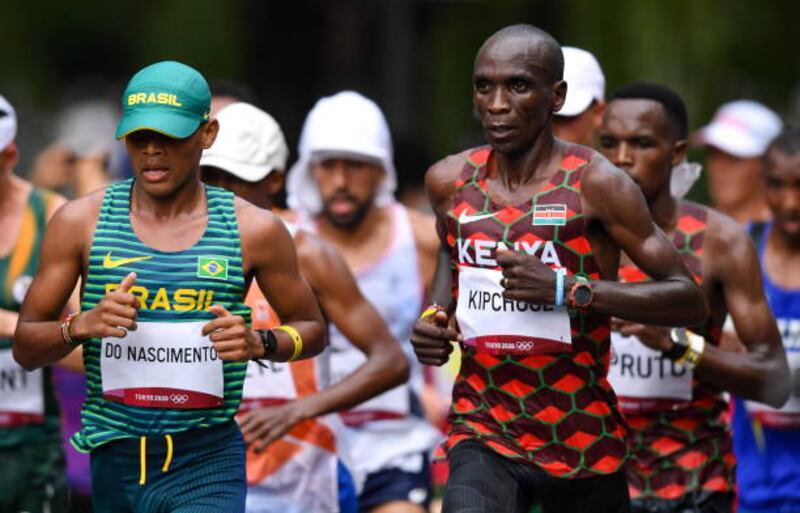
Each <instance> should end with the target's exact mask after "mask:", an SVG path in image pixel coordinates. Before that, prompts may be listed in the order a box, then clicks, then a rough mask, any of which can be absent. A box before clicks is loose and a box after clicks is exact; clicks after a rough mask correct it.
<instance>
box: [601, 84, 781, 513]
mask: <svg viewBox="0 0 800 513" xmlns="http://www.w3.org/2000/svg"><path fill="white" fill-rule="evenodd" d="M611 98H612V99H611V100H610V102H609V104H608V108H607V109H606V114H605V118H604V120H603V125H602V127H601V130H600V151H601V153H603V155H605V156H606V157H607V158H608V159H609V160H610V161H611V162H612V163H614V164H615V165H616V166H617V167H619V168H620V169H622V170H623V171H625V172H626V173H628V175H629V176H630V177H631V178H632V179H633V180H634V181H635V182H636V183H637V184H638V185H639V187H640V189H641V190H642V193H643V194H644V197H645V200H646V201H647V205H648V207H649V209H650V214H651V215H652V217H653V219H654V220H655V222H656V224H657V225H658V226H659V228H661V230H663V231H664V232H665V233H666V234H667V235H668V236H669V237H670V238H671V239H672V241H673V244H674V245H675V247H676V248H677V249H678V250H679V251H680V252H681V255H682V258H683V261H684V263H685V264H686V267H687V268H688V269H689V270H690V271H691V272H692V274H693V276H694V279H695V281H697V283H698V284H700V286H701V288H702V290H703V292H704V294H705V296H706V301H707V303H708V305H709V308H710V312H709V313H710V315H709V317H708V318H707V319H704V320H703V322H702V323H698V324H696V325H695V326H693V327H692V328H691V332H688V331H680V332H673V333H672V334H670V330H669V329H668V328H661V327H654V326H647V325H643V324H637V323H631V322H626V321H621V320H615V321H614V322H613V324H612V326H613V327H614V332H613V333H612V338H611V340H612V345H613V355H612V358H611V366H610V369H609V375H608V379H609V381H610V382H611V385H612V386H613V387H614V392H615V393H616V394H617V397H618V399H619V407H620V410H621V411H622V413H623V415H624V416H625V420H626V421H627V423H628V426H629V432H628V445H629V447H630V449H631V455H632V461H631V463H630V464H629V465H628V469H627V474H628V483H629V486H630V493H631V501H632V503H633V510H634V511H635V512H641V513H648V512H652V513H657V512H676V513H677V512H680V513H683V512H697V513H700V512H722V511H726V512H732V511H733V508H734V492H735V483H734V481H735V480H734V457H733V451H732V447H731V435H730V429H729V426H728V422H727V409H728V405H727V401H726V400H725V399H724V397H723V393H722V392H723V391H730V392H735V393H736V394H739V395H742V396H744V397H748V398H749V399H753V400H756V401H761V402H765V403H769V404H772V405H775V406H779V405H781V404H783V402H784V401H785V400H786V396H787V392H788V386H787V382H788V373H787V368H786V358H785V355H784V352H783V350H782V348H781V344H780V336H779V334H778V331H777V328H776V325H775V321H774V319H773V318H772V316H771V314H770V311H769V307H768V305H767V301H766V298H765V297H764V293H763V287H762V282H761V273H760V268H759V265H758V258H757V257H756V254H755V251H753V245H752V243H751V242H750V238H749V237H748V236H747V234H746V233H745V231H744V230H743V229H742V228H741V227H740V226H739V225H738V224H737V223H736V222H735V221H734V220H733V219H731V218H729V217H728V216H725V215H723V214H720V213H719V212H716V211H714V210H712V209H710V208H708V207H705V206H703V205H699V204H697V203H693V202H690V201H685V200H677V199H675V198H674V197H673V195H672V194H671V191H670V178H671V173H672V168H673V167H674V166H675V165H677V164H678V163H680V162H682V161H683V160H684V157H685V152H686V146H687V133H688V128H687V127H688V116H687V113H686V107H685V105H684V103H683V100H682V99H681V98H680V96H678V94H677V93H675V92H674V91H672V90H671V89H669V88H667V87H664V86H661V85H658V84H652V83H645V82H637V83H632V84H628V85H625V86H623V87H620V88H619V89H617V90H616V91H615V92H614V93H613V94H612V96H611ZM620 279H621V280H622V281H624V282H629V283H630V282H643V281H647V280H648V279H649V278H648V277H647V275H646V274H645V273H644V272H642V271H641V270H640V269H639V268H638V267H637V266H635V265H634V264H633V263H632V262H631V261H630V260H629V259H628V258H627V256H625V255H623V259H622V265H621V268H620ZM728 312H730V316H731V318H732V319H733V323H734V325H735V326H736V329H737V332H738V333H739V335H740V337H741V340H742V342H743V351H742V352H732V351H728V350H725V349H723V348H720V347H719V346H720V335H721V328H722V323H723V321H724V320H725V318H726V316H727V315H728ZM686 337H688V340H691V344H690V345H689V346H687V345H686V340H687V338H686Z"/></svg>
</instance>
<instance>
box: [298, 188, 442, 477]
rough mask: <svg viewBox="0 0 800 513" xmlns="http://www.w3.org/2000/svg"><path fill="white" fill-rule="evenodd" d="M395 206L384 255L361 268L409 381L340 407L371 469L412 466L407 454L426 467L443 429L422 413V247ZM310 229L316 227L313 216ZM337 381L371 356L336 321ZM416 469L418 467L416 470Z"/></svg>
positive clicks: (348, 435)
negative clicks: (417, 347) (417, 352)
mask: <svg viewBox="0 0 800 513" xmlns="http://www.w3.org/2000/svg"><path fill="white" fill-rule="evenodd" d="M388 208H390V209H391V219H392V227H393V228H392V229H393V237H392V241H391V243H390V245H389V247H388V248H387V250H386V252H385V254H384V256H383V257H382V258H381V259H380V260H378V261H377V262H376V263H374V264H372V265H371V266H370V267H368V268H366V269H362V270H361V271H358V272H355V273H354V275H355V278H356V281H357V283H358V287H359V289H360V290H361V293H362V294H363V295H364V297H365V298H366V299H367V300H368V301H369V302H370V303H371V304H372V306H374V307H375V309H376V310H377V311H378V313H379V314H380V315H381V317H382V318H383V320H384V321H385V322H386V325H387V326H388V327H389V331H391V333H392V335H393V336H394V337H395V339H396V340H397V341H398V342H400V345H401V346H402V348H403V351H404V353H405V354H406V358H407V359H408V361H409V365H410V367H411V373H410V377H409V381H408V383H404V384H402V385H400V386H398V387H395V388H393V389H391V390H389V391H387V392H384V393H383V394H380V395H378V396H377V397H373V398H372V399H370V400H369V401H366V402H365V403H363V404H360V405H358V406H356V407H354V408H353V409H352V410H350V411H346V412H342V413H340V417H341V419H342V421H343V422H344V424H345V425H346V428H345V429H344V431H343V434H344V436H345V443H346V445H347V448H348V450H349V453H350V455H351V456H352V459H353V464H354V465H355V467H356V471H357V472H363V473H364V474H368V473H370V472H374V471H377V470H380V469H384V468H388V466H403V467H405V466H406V463H407V462H406V461H402V462H401V461H399V460H403V459H404V458H405V457H407V456H410V457H412V458H413V459H414V460H415V461H416V462H418V463H419V464H418V465H417V464H416V463H414V464H408V465H409V466H410V467H412V468H415V467H420V468H421V465H422V459H421V458H420V457H419V455H420V453H422V452H425V451H428V450H430V449H431V448H432V447H433V446H434V445H435V444H436V441H437V439H438V436H439V435H438V433H437V431H436V429H435V428H433V426H431V425H430V424H429V423H428V422H427V421H426V420H425V419H424V418H423V416H422V412H421V408H420V407H419V402H418V397H419V395H420V393H421V391H422V386H423V376H422V367H421V366H420V364H419V363H418V362H417V359H416V357H415V356H414V352H413V348H412V347H411V342H410V340H411V330H412V328H413V326H414V323H415V322H416V319H417V317H418V316H419V313H420V310H421V309H422V296H423V294H424V285H423V282H422V278H421V276H420V274H419V265H418V263H417V247H416V242H415V241H414V233H413V230H412V227H411V222H410V220H409V217H408V212H407V211H406V209H405V207H403V206H401V205H400V204H397V203H394V204H392V205H390V206H389V207H388ZM304 227H307V228H308V229H309V231H312V232H316V225H315V224H314V223H313V222H309V223H307V225H306V226H304ZM329 351H330V353H331V383H337V382H339V381H341V380H342V379H343V378H344V377H345V376H347V375H349V374H351V373H352V372H353V371H355V370H356V369H357V368H358V367H359V366H361V365H362V364H363V363H364V362H365V361H366V356H364V354H363V353H362V352H361V351H360V350H358V349H357V348H356V347H355V346H353V344H352V343H351V342H350V341H349V340H347V338H345V337H344V335H342V333H341V332H340V331H339V330H338V329H337V328H336V326H334V325H331V327H330V348H329ZM410 471H414V472H416V471H418V469H417V470H410Z"/></svg>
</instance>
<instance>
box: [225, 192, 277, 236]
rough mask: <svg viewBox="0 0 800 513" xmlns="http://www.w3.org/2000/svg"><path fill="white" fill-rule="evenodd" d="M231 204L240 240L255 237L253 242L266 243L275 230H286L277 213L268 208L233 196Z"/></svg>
mask: <svg viewBox="0 0 800 513" xmlns="http://www.w3.org/2000/svg"><path fill="white" fill-rule="evenodd" d="M233 206H234V208H235V209H236V218H237V220H238V221H239V231H240V235H241V237H242V241H243V242H244V241H246V240H247V241H250V239H255V240H253V241H252V242H254V243H268V242H269V239H270V238H271V237H272V236H274V235H275V233H276V231H278V232H280V231H286V232H287V233H288V230H287V229H286V225H285V224H284V222H283V221H282V220H281V218H280V217H278V216H277V214H275V213H273V212H272V211H270V210H267V209H264V208H261V207H258V206H256V205H253V204H252V203H250V202H249V201H247V200H245V199H242V198H240V197H239V196H235V197H234V200H233Z"/></svg>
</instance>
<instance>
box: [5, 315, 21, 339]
mask: <svg viewBox="0 0 800 513" xmlns="http://www.w3.org/2000/svg"><path fill="white" fill-rule="evenodd" d="M18 318H19V314H18V313H17V312H12V311H10V310H3V309H2V308H0V338H11V337H13V336H14V331H15V330H16V328H17V319H18Z"/></svg>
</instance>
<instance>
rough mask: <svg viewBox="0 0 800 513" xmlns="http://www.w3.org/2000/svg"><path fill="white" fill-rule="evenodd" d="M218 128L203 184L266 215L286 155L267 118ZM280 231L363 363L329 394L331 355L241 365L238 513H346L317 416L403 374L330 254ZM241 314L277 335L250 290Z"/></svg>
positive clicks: (248, 108)
mask: <svg viewBox="0 0 800 513" xmlns="http://www.w3.org/2000/svg"><path fill="white" fill-rule="evenodd" d="M217 119H218V120H219V123H220V131H219V134H218V135H217V139H216V141H215V142H214V145H213V146H211V148H209V149H208V150H206V151H204V152H203V156H202V158H201V159H200V165H201V169H202V173H203V180H204V181H205V182H206V183H209V184H211V185H218V186H221V187H224V188H226V189H228V190H230V191H231V192H233V193H235V194H236V195H238V196H240V197H242V198H244V199H246V200H248V201H250V202H251V203H253V204H254V205H256V206H258V207H261V208H266V209H269V208H272V205H273V198H274V196H275V195H276V194H277V192H278V191H279V190H280V189H281V187H282V185H283V172H284V169H285V167H286V159H287V158H288V154H289V150H288V148H287V147H286V141H285V140H284V137H283V133H282V132H281V129H280V127H279V126H278V124H277V123H276V122H275V120H274V119H273V118H272V117H271V116H270V115H269V114H267V113H266V112H264V111H262V110H260V109H258V108H256V107H254V106H252V105H249V104H247V103H234V104H231V105H228V106H227V107H224V108H222V109H221V110H220V111H219V113H218V115H217ZM289 227H290V231H291V232H292V233H293V235H294V240H295V243H296V244H297V248H298V260H299V265H300V272H301V273H302V274H303V276H304V277H305V278H306V280H307V281H308V282H309V285H310V286H311V288H312V290H313V291H314V293H315V295H316V296H317V300H318V301H319V302H320V307H321V309H322V311H323V313H324V315H325V317H326V318H327V319H328V320H329V321H330V322H331V323H332V324H334V325H336V326H337V328H338V329H339V330H341V332H342V333H344V334H346V336H347V338H348V340H349V341H351V342H352V343H353V344H354V345H355V347H356V349H357V350H358V351H360V352H362V353H363V354H364V355H365V356H366V361H365V362H364V363H363V365H361V366H359V367H358V368H357V369H356V370H354V372H352V373H351V374H349V375H348V376H346V377H345V378H343V379H342V380H341V381H340V382H338V383H337V384H336V385H334V386H330V387H328V386H327V385H328V381H329V367H330V350H326V351H325V352H323V353H322V354H321V355H320V356H319V357H317V358H315V359H313V360H309V361H304V362H295V363H275V364H273V365H271V366H270V367H269V368H263V367H259V366H257V365H256V364H255V363H251V364H250V368H249V369H248V373H247V378H246V380H245V385H244V400H243V403H242V407H241V408H240V411H242V412H246V413H243V415H241V416H240V425H241V427H242V430H243V431H244V433H245V439H246V440H247V441H248V442H249V445H250V450H248V453H247V470H248V476H247V477H248V483H249V485H250V486H249V489H248V496H247V511H248V512H258V513H262V512H281V513H301V512H307V511H314V512H320V513H324V512H329V511H330V512H334V511H343V512H344V511H355V510H354V509H352V508H348V506H347V504H345V501H344V500H343V501H342V504H339V500H338V496H337V463H338V461H337V458H338V457H341V458H343V459H345V458H347V455H346V454H343V452H344V451H343V447H341V443H340V440H338V437H337V436H336V433H337V431H338V430H340V429H341V422H340V421H338V418H337V417H335V416H330V415H325V414H327V413H331V412H336V411H340V410H345V409H348V408H351V407H353V406H354V405H356V404H358V403H362V402H364V401H367V400H369V399H371V398H372V397H374V396H375V395H377V394H379V393H381V392H384V391H386V390H387V389H389V388H391V387H393V386H395V385H399V384H401V383H403V382H404V381H405V380H406V379H407V377H408V366H407V365H404V364H405V361H404V359H403V353H402V350H401V348H400V346H399V344H398V343H397V341H395V340H394V338H393V337H392V335H391V333H390V332H389V329H388V328H387V326H386V324H385V323H384V322H383V319H382V318H381V317H380V315H379V314H378V312H377V311H376V310H375V309H374V308H373V307H372V305H371V304H370V303H369V302H368V301H367V300H366V299H365V298H364V296H363V295H362V294H361V291H360V290H359V289H358V285H357V284H356V282H355V280H354V279H353V275H352V273H351V272H350V270H349V269H348V268H347V264H346V263H345V262H344V260H343V259H342V257H341V256H340V255H339V253H338V252H337V251H336V250H335V249H334V248H333V247H332V246H331V245H330V244H328V243H327V242H325V241H323V240H321V239H319V238H318V237H315V236H314V235H311V234H309V233H307V232H304V231H302V230H297V229H296V228H295V227H293V226H291V225H290V226H289ZM247 304H248V305H249V306H250V307H251V308H252V309H253V325H254V326H255V327H256V328H269V327H272V326H273V325H277V318H276V316H275V314H274V312H272V309H271V308H270V307H269V305H268V303H267V301H266V300H265V299H264V297H263V295H261V294H260V291H259V290H258V288H257V287H251V289H250V292H249V293H248V297H247ZM262 448H263V450H262Z"/></svg>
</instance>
